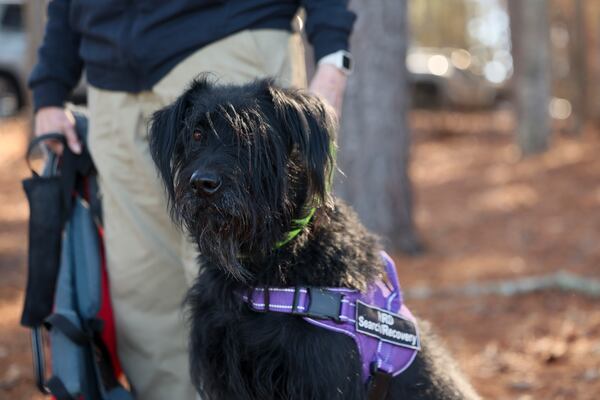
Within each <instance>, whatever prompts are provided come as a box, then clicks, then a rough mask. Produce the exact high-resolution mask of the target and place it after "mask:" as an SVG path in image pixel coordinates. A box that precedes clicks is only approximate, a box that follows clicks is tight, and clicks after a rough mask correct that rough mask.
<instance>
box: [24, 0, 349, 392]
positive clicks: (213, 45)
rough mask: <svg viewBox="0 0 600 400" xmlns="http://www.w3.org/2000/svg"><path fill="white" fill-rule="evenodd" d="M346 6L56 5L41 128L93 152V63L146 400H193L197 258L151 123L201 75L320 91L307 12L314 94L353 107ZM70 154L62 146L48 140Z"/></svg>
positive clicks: (114, 289)
mask: <svg viewBox="0 0 600 400" xmlns="http://www.w3.org/2000/svg"><path fill="white" fill-rule="evenodd" d="M346 3H347V1H346V0H243V1H242V0H194V1H192V0H170V1H164V2H163V1H153V0H131V1H122V0H105V1H101V2H100V1H94V0H51V1H50V2H49V4H48V19H47V25H46V31H45V36H44V40H43V43H42V45H41V47H40V49H39V59H38V63H37V65H36V66H35V68H34V70H33V72H32V74H31V77H30V81H29V86H30V88H31V89H32V91H33V101H34V112H35V134H36V135H42V134H44V133H48V132H61V133H63V134H64V135H65V137H66V140H67V145H68V146H69V148H70V149H71V150H72V151H74V152H75V153H79V152H80V151H81V146H82V144H81V143H80V141H79V140H78V138H77V136H76V134H75V129H74V123H73V122H74V121H73V118H72V116H71V115H70V114H69V112H68V111H67V110H66V109H65V108H64V103H65V100H66V99H67V97H68V95H69V93H70V91H71V90H72V89H73V88H74V87H75V85H76V84H77V83H78V81H79V80H80V77H81V74H82V71H84V70H85V73H86V78H87V82H88V108H89V133H88V147H89V150H90V153H91V155H92V158H93V160H94V162H95V164H96V167H97V170H98V173H99V178H100V190H101V199H102V206H103V212H104V227H105V245H106V256H107V268H108V273H109V284H110V291H111V300H112V303H113V308H114V312H115V323H116V330H117V347H118V353H119V358H120V360H121V363H122V366H123V369H124V372H125V374H126V376H127V378H128V380H129V382H130V384H131V386H132V389H133V391H134V393H135V395H136V397H137V398H139V399H144V400H153V399H168V398H169V399H193V398H195V394H194V393H195V391H194V389H193V387H192V385H191V382H190V378H189V373H188V359H187V344H186V341H187V337H186V329H185V324H184V321H183V317H182V312H181V304H182V300H183V297H184V295H185V292H186V290H187V288H188V287H189V285H190V283H191V282H192V280H193V279H194V278H195V276H196V274H197V273H198V268H199V267H198V262H197V254H196V250H195V248H194V246H193V245H191V244H190V243H189V241H188V240H187V238H186V236H185V233H184V232H181V231H180V230H178V228H177V227H175V226H174V224H173V223H172V222H171V221H170V219H169V215H168V213H167V204H166V196H165V193H164V190H163V188H162V186H161V184H160V182H159V180H158V177H157V173H156V171H155V168H154V164H153V163H152V159H151V157H150V154H149V150H148V144H147V124H148V121H149V119H150V116H151V115H152V113H153V112H154V111H156V110H157V109H159V108H161V107H163V106H165V105H167V104H169V103H170V102H172V101H173V100H174V99H175V98H176V97H178V96H179V95H180V94H181V93H182V92H183V90H184V89H185V87H186V85H187V84H188V83H189V82H190V81H191V80H192V79H193V78H194V77H195V76H197V75H198V74H200V73H203V72H207V73H211V74H212V75H214V78H215V80H217V81H218V82H222V83H245V82H248V81H251V80H253V79H256V78H261V77H274V78H275V79H276V81H277V82H278V83H279V84H281V85H283V86H292V87H304V86H306V83H307V82H306V72H305V65H304V50H303V47H302V42H301V38H300V36H299V34H298V33H295V32H293V29H292V25H293V20H294V18H295V15H296V14H297V12H298V9H299V8H300V7H304V9H305V11H306V33H307V36H308V40H309V41H310V42H311V44H312V45H313V47H314V51H315V59H316V60H317V67H316V72H315V75H314V78H313V79H312V81H311V82H310V85H309V90H311V91H312V92H313V93H315V94H317V95H320V96H322V97H323V98H325V99H326V100H327V101H328V102H329V103H330V104H331V105H332V106H333V107H334V108H336V110H337V111H338V112H339V110H340V109H341V103H342V96H343V93H344V89H345V85H346V79H347V74H348V73H349V71H350V68H351V65H350V64H351V57H350V54H349V53H348V37H349V35H350V33H351V30H352V26H353V23H354V20H355V15H354V14H353V13H352V12H351V11H349V10H348V8H347V4H346ZM48 145H49V146H50V147H51V148H52V149H53V150H54V151H57V152H61V151H62V149H61V145H60V144H59V143H48Z"/></svg>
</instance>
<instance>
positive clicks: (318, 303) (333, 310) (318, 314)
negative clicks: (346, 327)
mask: <svg viewBox="0 0 600 400" xmlns="http://www.w3.org/2000/svg"><path fill="white" fill-rule="evenodd" d="M307 290H308V298H309V304H308V309H307V310H306V311H305V312H303V313H302V314H303V315H305V316H307V317H312V318H318V319H331V320H333V321H335V322H341V319H340V312H341V311H342V294H341V293H338V292H333V291H331V290H327V289H323V288H318V287H308V288H307Z"/></svg>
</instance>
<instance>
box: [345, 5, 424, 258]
mask: <svg viewBox="0 0 600 400" xmlns="http://www.w3.org/2000/svg"><path fill="white" fill-rule="evenodd" d="M350 7H351V8H352V9H353V10H354V11H355V12H356V13H357V15H358V19H357V21H356V24H355V27H354V33H353V36H352V40H351V47H352V54H353V55H354V59H355V70H354V74H353V75H352V76H351V78H350V79H349V81H348V88H347V92H346V97H345V100H344V109H343V116H342V126H341V133H340V139H339V143H340V147H341V150H340V152H339V165H340V168H341V169H342V171H343V172H344V174H345V177H342V179H338V182H337V186H336V192H337V193H338V194H339V195H341V197H343V198H344V199H346V200H347V201H348V202H349V203H350V204H351V205H352V206H353V207H354V209H355V210H356V211H357V212H358V213H359V215H360V217H361V220H362V221H363V222H364V223H365V224H366V225H367V226H368V227H369V228H370V229H372V230H374V231H375V232H377V233H378V234H380V235H381V236H382V237H383V238H384V240H385V241H386V245H387V246H391V247H392V248H393V249H399V250H403V251H405V252H408V253H416V252H418V251H419V250H420V244H419V241H418V239H417V237H416V235H415V230H414V224H413V207H412V190H411V183H410V178H409V174H408V167H409V149H410V136H409V129H408V124H407V109H408V105H409V99H408V97H407V71H406V64H405V59H406V51H407V45H408V29H407V26H408V25H407V2H406V1H399V0H379V1H376V2H373V1H369V0H353V1H351V3H350Z"/></svg>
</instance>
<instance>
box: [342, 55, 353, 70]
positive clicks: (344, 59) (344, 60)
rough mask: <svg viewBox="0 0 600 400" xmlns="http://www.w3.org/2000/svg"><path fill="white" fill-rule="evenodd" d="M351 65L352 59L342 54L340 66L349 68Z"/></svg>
mask: <svg viewBox="0 0 600 400" xmlns="http://www.w3.org/2000/svg"><path fill="white" fill-rule="evenodd" d="M351 66H352V61H351V60H350V57H348V56H347V55H344V56H343V57H342V67H344V69H347V70H350V69H351V68H350V67H351Z"/></svg>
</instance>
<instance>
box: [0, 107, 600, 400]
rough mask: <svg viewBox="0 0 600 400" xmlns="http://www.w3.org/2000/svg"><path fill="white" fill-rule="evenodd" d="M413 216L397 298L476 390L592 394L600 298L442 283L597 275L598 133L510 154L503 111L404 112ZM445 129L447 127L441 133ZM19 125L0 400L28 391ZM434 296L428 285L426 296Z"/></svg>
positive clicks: (5, 247) (13, 140) (8, 172)
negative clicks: (22, 322)
mask: <svg viewBox="0 0 600 400" xmlns="http://www.w3.org/2000/svg"><path fill="white" fill-rule="evenodd" d="M411 121H412V126H413V130H414V147H413V165H412V170H411V173H412V176H413V179H414V186H415V198H416V221H417V226H418V230H419V233H420V235H421V237H422V239H423V242H424V244H425V246H426V253H425V254H424V255H422V256H419V257H403V256H401V255H396V257H395V258H396V261H397V264H398V269H399V273H400V277H401V282H402V284H403V287H404V288H405V289H406V290H407V291H408V292H409V293H413V292H412V291H411V290H412V289H414V288H427V289H430V290H431V291H432V295H431V296H413V297H411V296H408V298H407V301H408V303H409V306H410V307H411V308H412V309H413V310H414V311H415V313H416V314H418V315H419V316H420V317H423V318H425V319H428V320H429V321H431V322H432V323H433V325H434V326H435V328H436V331H437V332H438V333H439V335H440V336H441V337H442V338H443V340H444V341H445V342H446V343H447V345H448V347H449V349H450V350H451V352H452V353H453V354H454V355H455V357H456V359H457V361H458V364H459V365H461V367H462V369H463V370H464V371H465V372H466V374H467V375H468V376H469V377H470V378H471V380H472V381H473V383H474V385H475V386H476V388H477V390H478V391H479V392H480V393H481V395H482V396H483V397H484V398H488V399H520V400H530V399H578V400H592V399H598V398H600V298H598V297H596V298H592V297H587V296H584V295H581V294H578V293H575V292H564V291H555V290H551V291H538V292H531V293H527V294H521V295H516V296H503V295H500V294H494V295H475V296H474V295H469V293H467V292H465V293H461V292H460V290H458V291H455V292H454V293H455V294H452V295H447V294H446V295H444V294H439V293H440V291H443V290H444V289H452V288H460V287H462V286H464V285H468V284H472V283H480V282H481V283H489V282H495V281H497V280H503V279H520V278H523V277H530V276H545V275H547V274H551V273H554V272H558V271H568V272H571V273H574V274H577V275H578V276H581V277H584V278H586V279H588V280H592V279H596V280H600V250H599V248H598V243H599V242H600V212H598V211H600V179H598V177H599V176H600V157H598V156H597V155H598V154H600V131H595V130H594V129H588V130H587V131H586V132H584V134H583V136H581V137H568V136H562V137H555V138H554V141H553V144H552V147H551V149H550V150H549V151H548V152H547V153H545V154H543V155H541V156H536V157H531V158H528V159H524V160H522V159H521V158H520V157H519V154H518V152H517V150H516V149H515V147H514V146H513V144H512V143H513V137H512V134H511V132H512V131H513V122H512V119H511V116H510V114H509V113H507V112H496V113H490V114H472V115H460V114H443V115H438V114H436V115H430V114H428V113H425V112H414V113H413V114H412V116H411ZM449 127H451V129H450V128H449ZM24 130H25V125H24V122H23V121H22V120H11V121H6V122H1V123H0V187H1V188H2V190H1V191H0V276H1V279H0V399H17V400H18V399H41V398H42V397H41V396H40V395H37V394H36V391H35V389H34V386H33V379H32V373H31V356H30V351H29V337H28V332H27V331H26V330H24V329H22V328H20V327H19V326H18V321H19V317H20V309H21V304H22V300H23V299H22V296H23V286H24V282H25V268H26V255H25V254H26V253H25V246H26V219H27V213H28V211H27V207H26V204H25V201H24V197H23V194H22V191H21V188H20V184H19V180H20V179H21V178H23V177H24V176H26V175H27V170H26V167H25V165H24V163H23V162H22V154H23V150H24V146H25V141H26V138H25V135H24ZM436 293H437V294H436Z"/></svg>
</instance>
